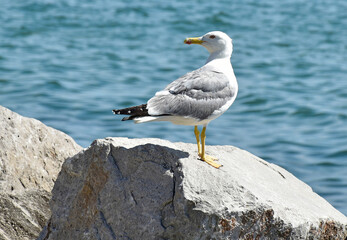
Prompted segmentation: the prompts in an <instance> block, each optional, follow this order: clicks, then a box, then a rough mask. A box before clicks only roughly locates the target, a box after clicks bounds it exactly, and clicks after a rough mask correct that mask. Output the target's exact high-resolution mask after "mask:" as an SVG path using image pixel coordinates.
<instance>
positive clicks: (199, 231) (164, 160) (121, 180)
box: [39, 138, 347, 240]
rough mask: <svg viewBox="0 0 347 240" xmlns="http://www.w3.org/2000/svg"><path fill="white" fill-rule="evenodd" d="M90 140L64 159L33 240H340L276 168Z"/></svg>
mask: <svg viewBox="0 0 347 240" xmlns="http://www.w3.org/2000/svg"><path fill="white" fill-rule="evenodd" d="M207 152H208V153H209V154H211V155H213V156H216V157H218V158H219V159H220V163H221V164H223V165H224V166H223V167H222V168H220V169H215V168H213V167H211V166H209V165H207V164H206V163H204V162H202V161H199V160H198V159H197V157H196V156H197V153H196V146H195V145H194V144H186V143H171V142H168V141H164V140H159V139H133V140H131V139H127V138H107V139H104V140H96V141H94V143H93V144H92V145H91V146H90V147H89V148H88V149H85V150H84V151H82V152H80V153H79V154H78V155H76V156H74V157H73V158H70V159H68V160H67V161H65V163H64V164H63V167H62V171H61V172H60V174H59V176H58V178H57V181H56V183H55V186H54V188H53V191H52V194H53V196H52V200H51V203H50V206H51V211H52V217H51V219H50V220H49V222H48V224H47V226H46V227H45V229H44V230H43V231H42V233H41V235H40V238H39V239H103V240H104V239H190V240H191V239H344V238H345V237H346V235H347V218H346V217H345V216H344V215H343V214H342V213H340V212H339V211H337V210H336V209H334V208H333V207H332V206H331V205H330V204H329V203H328V202H327V201H325V200H324V199H323V198H321V197H320V196H318V195H317V194H316V193H314V192H313V191H312V189H311V188H310V187H309V186H308V185H306V184H305V183H303V182H301V181H300V180H298V179H297V178H295V177H294V176H293V175H292V174H291V173H289V172H287V171H286V170H284V169H282V168H280V167H278V166H276V165H274V164H270V163H268V162H266V161H264V160H262V159H260V158H258V157H256V156H254V155H252V154H250V153H248V152H246V151H243V150H240V149H238V148H235V147H232V146H208V147H207Z"/></svg>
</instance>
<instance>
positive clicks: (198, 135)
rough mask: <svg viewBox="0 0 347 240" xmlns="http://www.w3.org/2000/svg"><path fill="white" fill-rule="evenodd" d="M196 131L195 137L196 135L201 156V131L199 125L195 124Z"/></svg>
mask: <svg viewBox="0 0 347 240" xmlns="http://www.w3.org/2000/svg"><path fill="white" fill-rule="evenodd" d="M194 133H195V137H196V142H197V144H198V154H199V156H200V154H201V145H200V132H199V129H198V126H195V128H194Z"/></svg>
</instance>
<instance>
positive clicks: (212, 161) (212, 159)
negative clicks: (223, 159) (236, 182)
mask: <svg viewBox="0 0 347 240" xmlns="http://www.w3.org/2000/svg"><path fill="white" fill-rule="evenodd" d="M199 157H200V159H201V160H202V161H204V162H206V163H208V164H210V165H211V166H212V167H215V168H220V167H221V166H222V165H221V164H218V163H216V162H215V161H218V158H215V157H211V156H209V155H206V154H205V156H202V155H201V154H199Z"/></svg>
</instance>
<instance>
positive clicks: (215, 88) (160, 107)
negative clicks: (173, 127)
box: [113, 31, 238, 168]
mask: <svg viewBox="0 0 347 240" xmlns="http://www.w3.org/2000/svg"><path fill="white" fill-rule="evenodd" d="M184 42H185V43H186V44H200V45H202V46H204V47H205V48H206V49H207V50H208V51H209V53H210V56H209V58H208V59H207V61H206V63H205V65H204V66H202V67H201V68H199V69H197V70H194V71H192V72H189V73H187V74H185V75H183V76H182V77H180V78H178V79H177V80H175V81H173V82H172V83H170V84H169V85H168V86H167V87H166V88H165V89H164V90H161V91H159V92H157V93H156V94H155V96H154V97H152V98H151V99H149V101H148V102H147V104H142V105H139V106H134V107H130V108H124V109H118V110H117V109H116V110H113V112H114V113H115V114H125V115H130V116H129V117H125V118H123V119H122V120H123V121H125V120H134V122H135V123H145V122H153V121H170V122H172V123H173V124H179V125H191V126H195V131H194V132H195V135H196V138H197V143H198V152H199V156H200V157H201V159H202V160H204V161H206V162H207V163H209V164H210V165H212V166H214V167H216V168H219V167H220V166H221V165H219V164H217V163H215V162H214V160H216V159H215V158H212V157H209V156H208V157H206V156H207V155H205V137H206V136H205V131H206V126H207V124H208V123H209V122H210V121H212V120H214V119H216V118H217V117H219V116H220V115H222V114H223V113H224V112H225V111H227V110H228V108H229V107H230V106H231V105H232V103H233V102H234V101H235V98H236V96H237V92H238V85H237V81H236V77H235V74H234V71H233V68H232V65H231V63H230V57H231V54H232V50H233V45H232V40H231V38H230V37H229V36H228V35H226V34H225V33H223V32H219V31H214V32H209V33H206V34H205V35H203V36H202V37H198V38H187V39H186V40H185V41H184ZM198 125H203V131H202V134H201V140H202V148H201V147H200V140H199V137H198V136H199V135H200V132H199V131H198V129H197V126H198Z"/></svg>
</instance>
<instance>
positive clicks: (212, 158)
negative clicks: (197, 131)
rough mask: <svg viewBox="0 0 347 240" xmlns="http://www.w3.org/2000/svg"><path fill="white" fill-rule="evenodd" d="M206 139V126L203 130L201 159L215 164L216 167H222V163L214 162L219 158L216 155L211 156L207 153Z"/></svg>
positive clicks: (212, 164)
mask: <svg viewBox="0 0 347 240" xmlns="http://www.w3.org/2000/svg"><path fill="white" fill-rule="evenodd" d="M195 136H196V135H195ZM205 140H206V127H204V128H203V129H202V132H201V144H202V150H201V154H199V156H200V158H201V160H203V161H205V162H207V163H208V164H210V165H211V166H213V167H215V168H220V166H222V165H220V164H218V163H215V162H214V161H216V160H217V158H214V157H211V156H209V155H206V154H205Z"/></svg>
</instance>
